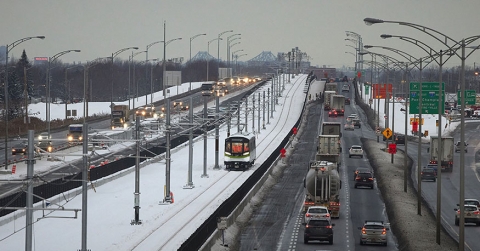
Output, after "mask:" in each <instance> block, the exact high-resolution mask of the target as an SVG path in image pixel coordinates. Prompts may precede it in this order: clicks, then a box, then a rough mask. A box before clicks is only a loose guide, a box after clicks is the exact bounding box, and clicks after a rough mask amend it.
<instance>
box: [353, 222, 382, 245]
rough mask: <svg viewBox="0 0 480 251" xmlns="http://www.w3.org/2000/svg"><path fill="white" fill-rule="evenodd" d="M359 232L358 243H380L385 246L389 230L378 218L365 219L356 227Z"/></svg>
mask: <svg viewBox="0 0 480 251" xmlns="http://www.w3.org/2000/svg"><path fill="white" fill-rule="evenodd" d="M358 229H359V230H361V232H360V245H364V244H367V243H380V244H382V245H384V246H387V230H390V228H388V227H387V226H386V224H384V223H383V221H378V220H367V221H365V223H364V224H363V226H362V227H359V228H358Z"/></svg>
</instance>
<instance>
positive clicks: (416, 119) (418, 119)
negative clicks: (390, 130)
mask: <svg viewBox="0 0 480 251" xmlns="http://www.w3.org/2000/svg"><path fill="white" fill-rule="evenodd" d="M413 121H416V122H417V125H418V122H419V121H420V118H410V125H412V124H413ZM424 121H425V119H424V118H422V123H421V124H422V125H423V122H424Z"/></svg>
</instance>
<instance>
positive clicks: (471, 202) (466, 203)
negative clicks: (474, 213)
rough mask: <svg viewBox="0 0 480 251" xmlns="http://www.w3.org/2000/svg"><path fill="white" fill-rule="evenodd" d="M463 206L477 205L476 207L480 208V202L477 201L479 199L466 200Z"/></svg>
mask: <svg viewBox="0 0 480 251" xmlns="http://www.w3.org/2000/svg"><path fill="white" fill-rule="evenodd" d="M463 204H464V205H475V206H477V207H479V208H480V201H479V200H477V199H465V200H464V201H463ZM457 206H460V205H459V204H457Z"/></svg>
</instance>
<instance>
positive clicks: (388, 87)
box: [373, 84, 393, 99]
mask: <svg viewBox="0 0 480 251" xmlns="http://www.w3.org/2000/svg"><path fill="white" fill-rule="evenodd" d="M392 91H393V87H392V84H373V98H376V99H385V98H386V97H387V93H388V96H389V97H392Z"/></svg>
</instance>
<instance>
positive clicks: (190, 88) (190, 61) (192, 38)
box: [177, 33, 207, 94]
mask: <svg viewBox="0 0 480 251" xmlns="http://www.w3.org/2000/svg"><path fill="white" fill-rule="evenodd" d="M205 35H207V34H205V33H203V34H197V35H195V36H193V37H191V38H190V60H189V61H188V62H189V63H190V64H191V63H192V41H193V40H194V39H195V38H197V37H199V36H205ZM188 90H189V91H191V90H192V79H190V87H189V89H188ZM177 94H178V93H177Z"/></svg>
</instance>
